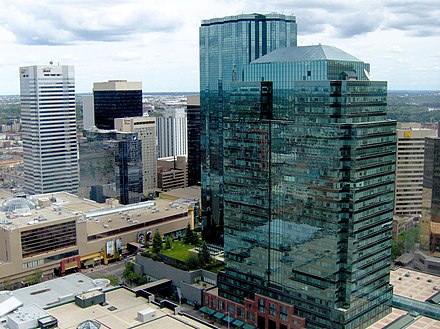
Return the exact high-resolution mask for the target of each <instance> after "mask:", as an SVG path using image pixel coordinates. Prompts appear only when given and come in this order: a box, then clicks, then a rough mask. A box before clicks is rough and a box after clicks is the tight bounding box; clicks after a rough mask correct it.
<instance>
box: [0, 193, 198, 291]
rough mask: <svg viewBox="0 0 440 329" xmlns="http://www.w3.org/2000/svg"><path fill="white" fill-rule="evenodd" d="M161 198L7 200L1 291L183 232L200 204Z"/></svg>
mask: <svg viewBox="0 0 440 329" xmlns="http://www.w3.org/2000/svg"><path fill="white" fill-rule="evenodd" d="M171 203H172V202H170V201H168V200H161V199H157V200H154V201H146V202H140V203H136V204H131V205H126V206H122V205H115V204H112V203H111V202H108V203H105V204H99V203H96V202H94V201H91V200H87V199H81V198H78V197H77V196H75V195H72V194H69V193H64V192H60V193H53V194H45V195H35V196H31V197H27V198H13V199H9V200H6V201H5V202H4V203H3V205H2V207H1V210H2V211H1V212H0V241H1V242H2V247H1V248H0V290H2V289H5V288H10V287H12V288H17V287H20V286H22V285H25V284H27V283H30V281H37V282H38V281H40V280H41V279H42V278H43V279H44V278H51V277H53V276H55V275H60V276H62V275H64V274H67V273H70V272H76V271H80V270H81V268H83V267H87V266H93V265H94V264H95V263H100V262H104V263H108V262H109V261H110V260H113V259H118V258H120V257H121V255H122V252H123V250H124V246H126V245H127V243H129V242H133V241H141V242H144V243H145V242H147V241H146V240H147V238H148V237H151V236H152V232H154V231H155V230H158V231H159V232H160V233H161V234H162V235H167V234H170V235H174V236H176V235H179V234H183V232H184V230H185V228H186V227H187V225H188V223H189V224H190V225H191V227H194V208H193V207H192V206H188V207H186V206H184V205H179V207H172V206H171V205H170V204H171Z"/></svg>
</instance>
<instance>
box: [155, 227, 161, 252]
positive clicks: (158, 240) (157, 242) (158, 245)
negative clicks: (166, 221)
mask: <svg viewBox="0 0 440 329" xmlns="http://www.w3.org/2000/svg"><path fill="white" fill-rule="evenodd" d="M161 250H162V236H161V235H160V233H159V230H156V231H155V232H154V236H153V252H154V253H156V254H157V253H159V252H160V251H161Z"/></svg>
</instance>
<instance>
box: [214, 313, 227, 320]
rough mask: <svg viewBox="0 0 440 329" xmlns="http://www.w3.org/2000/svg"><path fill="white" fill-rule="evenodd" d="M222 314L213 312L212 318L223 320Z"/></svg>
mask: <svg viewBox="0 0 440 329" xmlns="http://www.w3.org/2000/svg"><path fill="white" fill-rule="evenodd" d="M224 316H225V315H224V314H223V313H220V312H215V313H214V317H216V318H217V319H223V318H224Z"/></svg>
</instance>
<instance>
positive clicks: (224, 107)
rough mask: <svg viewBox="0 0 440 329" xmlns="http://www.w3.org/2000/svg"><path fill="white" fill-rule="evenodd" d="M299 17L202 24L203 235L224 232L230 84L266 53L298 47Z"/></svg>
mask: <svg viewBox="0 0 440 329" xmlns="http://www.w3.org/2000/svg"><path fill="white" fill-rule="evenodd" d="M296 44H297V30H296V18H295V16H287V15H281V14H275V13H274V14H268V15H260V14H249V15H237V16H228V17H224V18H214V19H210V20H204V21H202V25H201V27H200V102H201V113H200V117H201V157H202V158H201V164H202V168H201V169H202V172H201V183H202V208H203V210H204V215H203V222H204V237H205V239H209V240H216V239H218V238H219V237H220V236H221V233H222V231H223V198H224V188H223V118H224V117H225V116H228V115H229V105H228V104H229V93H230V87H231V82H232V81H236V80H238V81H240V80H243V68H244V66H245V65H246V64H248V63H250V62H251V61H253V60H255V59H257V58H259V57H261V56H264V55H266V54H267V53H269V52H271V51H273V50H275V49H277V48H280V47H288V46H296Z"/></svg>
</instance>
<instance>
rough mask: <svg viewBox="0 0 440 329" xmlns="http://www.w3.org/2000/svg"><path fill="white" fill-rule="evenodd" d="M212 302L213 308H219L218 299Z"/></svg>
mask: <svg viewBox="0 0 440 329" xmlns="http://www.w3.org/2000/svg"><path fill="white" fill-rule="evenodd" d="M211 302H212V304H211V305H212V308H217V299H215V298H213V299H212V301H211Z"/></svg>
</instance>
